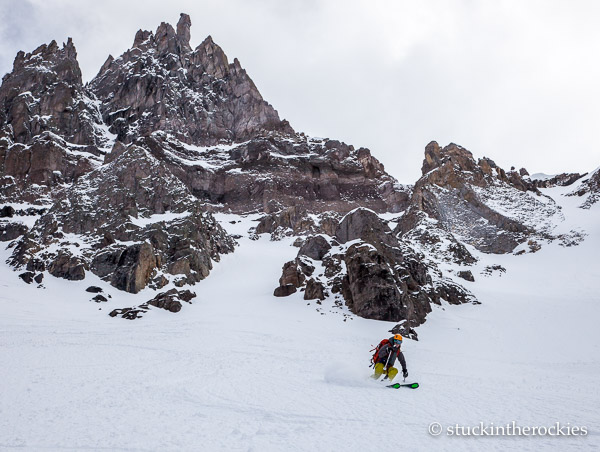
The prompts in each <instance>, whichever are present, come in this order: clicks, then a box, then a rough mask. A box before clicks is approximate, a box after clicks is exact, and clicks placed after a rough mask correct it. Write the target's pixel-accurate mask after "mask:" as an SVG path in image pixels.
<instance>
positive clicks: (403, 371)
mask: <svg viewBox="0 0 600 452" xmlns="http://www.w3.org/2000/svg"><path fill="white" fill-rule="evenodd" d="M402 376H403V377H404V378H406V377H408V370H406V369H403V370H402Z"/></svg>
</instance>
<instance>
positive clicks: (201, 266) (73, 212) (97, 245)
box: [11, 145, 234, 293]
mask: <svg viewBox="0 0 600 452" xmlns="http://www.w3.org/2000/svg"><path fill="white" fill-rule="evenodd" d="M233 247H234V242H233V240H232V239H231V238H230V237H229V236H228V235H227V234H226V232H225V231H224V230H223V229H222V228H221V227H220V226H219V225H218V224H217V222H216V221H215V219H214V218H213V217H212V215H211V214H210V213H206V212H203V209H202V205H201V203H199V202H198V201H197V200H195V198H194V196H193V195H192V194H191V193H190V192H189V191H188V190H187V188H186V187H185V185H184V184H183V183H182V182H181V181H180V180H179V179H177V178H176V177H175V176H173V175H172V174H171V173H170V172H169V170H168V169H167V168H165V167H164V165H162V164H161V162H160V161H158V160H157V159H155V158H154V157H153V156H152V155H150V154H149V153H148V152H146V151H145V150H144V149H142V148H140V147H138V146H136V145H130V146H128V147H126V146H122V145H120V146H116V148H115V149H114V150H113V152H112V153H111V154H109V155H108V156H107V163H106V164H105V165H103V166H102V167H100V168H98V169H96V170H94V171H92V172H91V173H89V174H87V175H86V176H84V177H82V178H81V179H80V180H79V181H78V182H77V183H76V184H74V185H73V186H72V187H69V188H67V189H65V190H63V191H61V192H60V193H58V194H57V195H56V202H55V203H54V205H53V206H52V208H51V209H49V211H48V212H47V213H45V214H44V215H42V216H41V218H40V219H39V220H38V221H37V222H36V225H35V226H34V228H32V230H31V231H29V232H28V233H27V234H25V235H24V236H23V238H22V239H21V240H20V241H19V242H18V244H17V246H16V247H15V249H14V252H13V255H12V258H11V259H12V263H13V265H15V266H18V267H21V266H25V265H28V264H29V262H33V261H38V262H42V263H43V264H44V265H45V266H47V267H48V268H49V269H50V272H51V274H53V275H55V276H58V277H63V278H66V279H83V277H84V270H88V269H89V271H91V272H93V273H95V274H96V275H98V276H100V277H101V278H103V279H105V280H107V281H109V282H110V283H111V284H112V285H113V286H115V287H116V288H118V289H121V290H125V291H127V292H132V293H137V292H139V291H140V290H141V289H143V288H144V287H146V286H147V285H148V284H149V283H150V281H151V279H153V278H155V277H157V276H158V275H163V276H164V275H165V274H166V275H172V276H171V277H172V280H173V281H174V282H175V283H176V284H185V283H188V284H194V283H196V282H198V281H200V280H202V279H204V278H205V277H206V276H208V274H209V272H210V269H211V268H212V261H213V260H219V256H220V254H222V253H228V252H231V251H233ZM73 248H75V249H77V255H78V257H77V258H76V260H74V259H75V258H73V257H69V256H70V254H69V253H70V251H69V250H72V249H73ZM50 249H52V250H55V249H57V250H58V254H57V253H56V252H54V251H49V250H50ZM162 285H163V286H164V283H163V284H162Z"/></svg>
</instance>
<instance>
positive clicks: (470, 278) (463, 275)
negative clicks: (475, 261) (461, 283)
mask: <svg viewBox="0 0 600 452" xmlns="http://www.w3.org/2000/svg"><path fill="white" fill-rule="evenodd" d="M457 275H458V277H459V278H462V279H465V280H467V281H471V282H474V281H475V277H474V276H473V273H471V270H461V271H459V272H458V273H457Z"/></svg>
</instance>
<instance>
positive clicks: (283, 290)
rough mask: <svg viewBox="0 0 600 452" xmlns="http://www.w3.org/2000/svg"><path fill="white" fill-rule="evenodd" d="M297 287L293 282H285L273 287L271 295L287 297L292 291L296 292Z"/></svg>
mask: <svg viewBox="0 0 600 452" xmlns="http://www.w3.org/2000/svg"><path fill="white" fill-rule="evenodd" d="M297 290H298V289H297V288H296V286H294V285H293V284H285V285H283V286H279V287H277V288H275V290H274V291H273V295H274V296H276V297H287V296H288V295H291V294H293V293H296V291H297Z"/></svg>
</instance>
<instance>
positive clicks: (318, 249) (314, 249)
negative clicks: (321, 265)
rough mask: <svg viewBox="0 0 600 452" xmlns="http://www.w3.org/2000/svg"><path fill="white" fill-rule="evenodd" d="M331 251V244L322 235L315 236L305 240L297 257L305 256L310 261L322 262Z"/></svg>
mask: <svg viewBox="0 0 600 452" xmlns="http://www.w3.org/2000/svg"><path fill="white" fill-rule="evenodd" d="M330 249H331V244H330V243H329V241H328V240H327V239H326V238H325V237H323V236H322V235H315V236H313V237H309V238H307V239H306V241H305V242H304V244H303V245H302V246H301V247H300V250H299V251H298V256H307V257H310V258H311V259H315V260H318V261H320V260H322V259H323V257H324V256H325V255H326V254H327V253H328V252H329V250H330Z"/></svg>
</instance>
